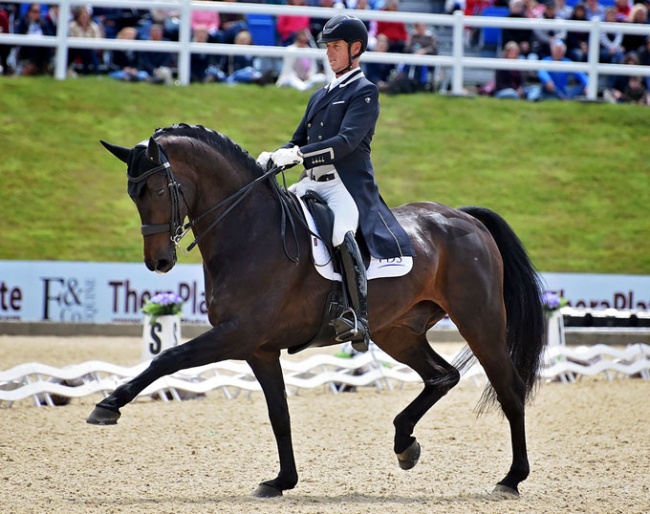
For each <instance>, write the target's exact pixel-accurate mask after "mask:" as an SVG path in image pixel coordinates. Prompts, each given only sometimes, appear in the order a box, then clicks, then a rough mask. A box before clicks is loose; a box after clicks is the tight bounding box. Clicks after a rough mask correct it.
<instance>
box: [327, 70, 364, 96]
mask: <svg viewBox="0 0 650 514" xmlns="http://www.w3.org/2000/svg"><path fill="white" fill-rule="evenodd" d="M353 73H360V74H361V75H363V71H362V70H361V68H354V69H353V70H350V71H348V72H347V73H345V74H344V75H341V76H340V77H336V78H334V80H332V82H330V83H329V85H328V86H327V90H328V91H331V90H332V89H334V88H335V87H336V86H338V85H339V84H341V83H342V82H343V81H345V80H347V79H348V78H350V75H352V74H353Z"/></svg>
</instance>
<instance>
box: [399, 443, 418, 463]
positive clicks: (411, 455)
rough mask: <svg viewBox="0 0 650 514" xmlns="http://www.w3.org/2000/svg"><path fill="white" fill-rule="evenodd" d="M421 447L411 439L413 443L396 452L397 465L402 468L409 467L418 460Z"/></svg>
mask: <svg viewBox="0 0 650 514" xmlns="http://www.w3.org/2000/svg"><path fill="white" fill-rule="evenodd" d="M420 452H421V447H420V443H418V442H417V441H413V444H412V445H411V446H409V447H408V448H407V449H406V450H404V451H403V452H402V453H398V454H397V462H399V467H400V468H402V469H411V468H414V467H415V465H416V464H417V463H418V460H420Z"/></svg>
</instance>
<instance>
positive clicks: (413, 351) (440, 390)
mask: <svg viewBox="0 0 650 514" xmlns="http://www.w3.org/2000/svg"><path fill="white" fill-rule="evenodd" d="M392 337H396V338H397V340H398V341H399V345H396V346H395V348H396V349H392V348H391V345H390V344H387V345H385V347H384V345H381V344H380V347H382V348H383V349H385V351H386V352H387V353H389V354H390V355H391V356H392V357H394V358H395V359H397V360H399V361H400V362H403V363H404V364H406V365H407V366H409V367H410V368H412V369H413V370H414V371H415V372H416V373H418V375H420V376H421V377H422V380H423V381H424V390H423V391H422V392H421V393H420V394H419V395H418V396H417V398H415V400H413V401H412V402H411V403H410V404H409V405H408V406H407V407H406V408H405V409H404V410H403V411H402V412H400V413H399V414H398V415H397V416H396V417H395V420H394V421H393V425H394V426H395V446H394V450H395V453H396V454H397V460H398V463H399V465H400V467H401V468H402V469H411V468H412V467H414V466H415V465H416V464H417V462H418V459H419V457H420V444H419V443H418V442H417V440H416V438H415V437H413V431H414V430H415V426H416V425H417V423H418V422H419V421H420V419H422V417H423V416H424V415H425V414H426V413H427V411H428V410H429V409H430V408H431V407H433V405H434V404H435V403H436V402H437V401H438V400H440V398H442V397H443V396H444V395H445V394H447V392H449V390H450V389H451V388H453V387H454V386H455V385H456V384H457V383H458V381H459V380H460V375H459V373H458V371H457V370H456V369H455V368H454V367H453V366H452V365H451V364H449V363H448V362H447V361H445V360H444V359H443V358H442V357H440V355H438V354H437V353H436V352H434V351H433V349H432V348H431V346H430V345H429V342H428V341H427V339H426V334H423V335H420V336H417V342H415V343H413V344H410V345H407V346H404V344H405V341H406V338H407V337H408V338H409V339H411V340H413V333H412V332H410V331H409V333H408V336H405V335H404V333H403V331H400V334H396V331H395V330H393V331H392V333H391V338H392ZM397 348H399V349H397Z"/></svg>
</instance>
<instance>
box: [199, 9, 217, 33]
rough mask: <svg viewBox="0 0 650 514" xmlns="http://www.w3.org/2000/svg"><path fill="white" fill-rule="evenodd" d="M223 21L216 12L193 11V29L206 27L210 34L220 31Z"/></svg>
mask: <svg viewBox="0 0 650 514" xmlns="http://www.w3.org/2000/svg"><path fill="white" fill-rule="evenodd" d="M220 23H221V20H220V19H219V13H218V12H216V11H192V28H193V29H195V28H196V27H200V26H204V27H205V28H207V29H208V32H209V33H210V34H214V33H215V32H217V31H218V30H219V25H220Z"/></svg>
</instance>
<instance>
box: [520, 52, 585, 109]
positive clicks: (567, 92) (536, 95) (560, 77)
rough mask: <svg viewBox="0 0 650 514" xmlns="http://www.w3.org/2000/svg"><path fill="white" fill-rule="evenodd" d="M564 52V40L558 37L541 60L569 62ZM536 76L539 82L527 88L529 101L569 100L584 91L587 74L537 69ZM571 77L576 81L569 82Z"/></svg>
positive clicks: (582, 93)
mask: <svg viewBox="0 0 650 514" xmlns="http://www.w3.org/2000/svg"><path fill="white" fill-rule="evenodd" d="M565 54H566V45H565V44H564V41H562V40H561V39H558V40H555V41H553V43H552V44H551V56H550V57H545V58H544V59H542V60H543V61H564V62H571V59H569V58H568V57H566V55H565ZM537 76H538V78H539V81H540V84H539V85H535V86H531V87H530V88H528V89H527V96H528V99H529V100H530V101H533V102H536V101H539V100H550V99H555V100H571V99H574V98H577V97H579V96H582V95H584V94H585V93H586V89H587V76H586V75H585V74H584V73H575V72H566V71H548V70H539V72H538V73H537ZM571 79H573V80H574V81H575V82H576V83H575V84H573V85H572V84H570V80H571Z"/></svg>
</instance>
